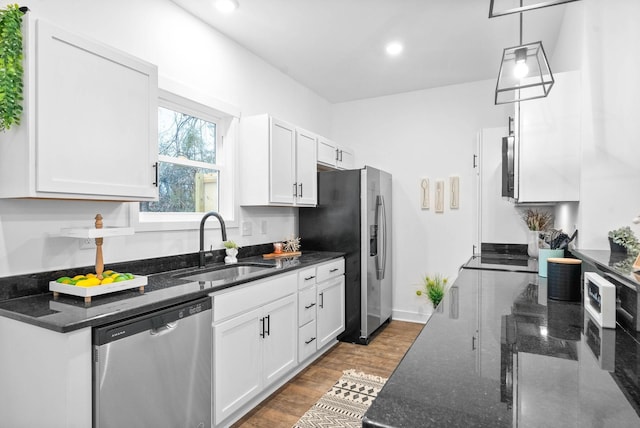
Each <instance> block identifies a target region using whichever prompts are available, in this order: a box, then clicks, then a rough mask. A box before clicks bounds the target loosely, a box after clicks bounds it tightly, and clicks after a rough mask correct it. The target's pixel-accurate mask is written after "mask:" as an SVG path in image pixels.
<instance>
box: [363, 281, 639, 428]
mask: <svg viewBox="0 0 640 428" xmlns="http://www.w3.org/2000/svg"><path fill="white" fill-rule="evenodd" d="M639 415H640V342H638V341H637V340H636V339H635V338H634V337H633V336H631V335H629V334H627V332H626V331H625V330H624V329H622V328H621V327H620V326H618V327H617V328H616V329H602V328H599V327H598V326H597V325H596V324H595V323H594V322H593V321H592V320H591V318H590V317H589V316H588V313H587V312H586V311H583V310H582V305H581V304H580V303H579V302H577V303H569V302H557V301H553V300H548V299H547V286H546V278H541V277H539V276H538V275H535V274H528V273H519V272H504V271H502V272H501V271H494V270H472V269H462V270H461V271H460V274H459V276H458V278H457V279H456V281H455V283H454V284H453V285H452V287H451V288H450V290H449V291H448V292H447V295H446V296H445V298H444V299H443V301H442V302H441V304H440V305H439V307H438V309H437V310H436V312H435V313H434V314H433V316H432V317H431V318H430V320H429V321H428V322H427V324H426V325H425V327H424V328H423V330H422V332H421V333H420V335H419V336H418V337H417V339H416V341H415V342H414V344H413V345H412V347H411V348H410V349H409V351H408V352H407V354H406V355H405V357H404V359H403V360H402V361H401V363H400V365H399V366H398V367H397V368H396V370H395V371H394V373H393V374H392V376H391V377H390V378H389V380H388V381H387V383H386V384H385V386H384V388H383V389H382V391H381V392H380V394H379V395H378V398H377V399H376V400H375V401H374V402H373V404H372V406H371V407H370V408H369V410H368V411H367V412H366V414H365V416H364V420H363V427H386V428H390V427H412V428H413V427H492V428H493V427H512V426H536V427H537V426H553V427H616V428H620V427H638V426H640V416H639Z"/></svg>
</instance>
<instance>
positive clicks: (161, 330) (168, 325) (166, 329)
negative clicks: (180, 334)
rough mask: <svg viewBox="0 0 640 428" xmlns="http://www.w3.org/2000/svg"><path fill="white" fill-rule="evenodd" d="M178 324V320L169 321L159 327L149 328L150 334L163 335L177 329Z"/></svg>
mask: <svg viewBox="0 0 640 428" xmlns="http://www.w3.org/2000/svg"><path fill="white" fill-rule="evenodd" d="M177 326H178V321H175V322H169V323H166V324H165V325H163V326H160V327H158V328H152V329H151V330H149V334H150V335H151V336H162V335H163V334H167V333H170V332H171V331H173V330H175V328H176V327H177Z"/></svg>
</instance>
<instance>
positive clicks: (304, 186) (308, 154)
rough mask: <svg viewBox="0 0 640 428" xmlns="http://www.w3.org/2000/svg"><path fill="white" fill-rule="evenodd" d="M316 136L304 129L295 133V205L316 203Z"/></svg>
mask: <svg viewBox="0 0 640 428" xmlns="http://www.w3.org/2000/svg"><path fill="white" fill-rule="evenodd" d="M316 163H317V154H316V136H315V135H313V134H311V133H307V132H305V131H300V130H299V131H298V132H297V133H296V183H297V186H298V189H297V193H296V195H297V199H296V204H297V205H316V204H317V202H318V198H317V196H316V195H317V191H318V189H317V185H316V182H317V166H316Z"/></svg>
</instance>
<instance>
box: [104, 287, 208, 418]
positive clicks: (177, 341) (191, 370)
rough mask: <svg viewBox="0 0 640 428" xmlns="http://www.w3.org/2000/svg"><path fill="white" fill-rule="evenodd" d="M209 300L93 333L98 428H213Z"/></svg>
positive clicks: (119, 323)
mask: <svg viewBox="0 0 640 428" xmlns="http://www.w3.org/2000/svg"><path fill="white" fill-rule="evenodd" d="M211 320H212V318H211V299H210V298H208V297H207V298H203V299H199V300H196V301H192V302H189V303H187V304H181V305H178V306H173V307H170V308H167V309H163V310H160V311H156V312H153V313H150V314H148V315H143V316H140V317H137V318H133V319H129V320H126V321H122V322H118V323H115V324H111V325H108V326H105V327H100V328H96V329H94V332H93V346H94V354H93V355H94V356H93V359H94V361H93V385H94V386H93V421H94V423H93V425H94V428H107V427H117V428H121V427H130V428H134V427H140V428H148V427H154V428H161V427H166V428H176V427H184V428H204V427H207V428H209V427H211V376H212V374H211V370H212V369H211V365H212V364H211V357H212V349H211V347H212V334H211Z"/></svg>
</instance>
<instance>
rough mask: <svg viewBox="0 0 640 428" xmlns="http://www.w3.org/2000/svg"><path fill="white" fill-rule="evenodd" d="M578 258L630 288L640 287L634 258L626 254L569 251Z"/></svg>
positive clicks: (639, 276) (639, 275)
mask: <svg viewBox="0 0 640 428" xmlns="http://www.w3.org/2000/svg"><path fill="white" fill-rule="evenodd" d="M571 252H572V253H573V254H574V255H575V256H576V257H578V258H580V259H583V260H586V261H588V262H591V263H593V264H595V265H596V266H598V268H600V269H602V270H603V271H605V272H608V273H610V274H613V275H615V276H616V278H618V279H620V280H621V281H622V282H623V283H624V284H625V285H627V286H628V287H630V288H633V289H637V288H638V287H640V273H636V272H634V269H633V262H634V261H635V260H636V257H635V256H628V255H627V254H626V253H612V252H610V251H607V250H582V249H580V250H578V249H576V250H571Z"/></svg>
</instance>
